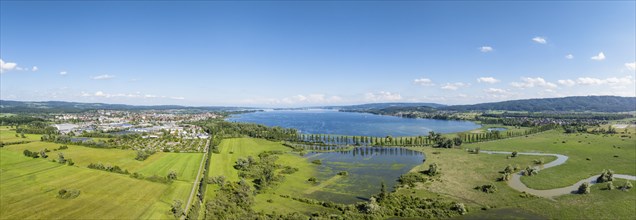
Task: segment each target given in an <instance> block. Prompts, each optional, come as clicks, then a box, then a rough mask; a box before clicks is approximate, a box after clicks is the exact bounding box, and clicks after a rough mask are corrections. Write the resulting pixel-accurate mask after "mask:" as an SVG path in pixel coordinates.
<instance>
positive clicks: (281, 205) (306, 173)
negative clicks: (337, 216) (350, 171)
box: [206, 138, 334, 215]
mask: <svg viewBox="0 0 636 220" xmlns="http://www.w3.org/2000/svg"><path fill="white" fill-rule="evenodd" d="M273 150H280V151H283V152H285V153H284V154H282V155H278V158H279V159H278V160H277V162H276V163H278V164H282V165H289V166H292V167H296V168H298V169H299V171H298V172H296V173H293V174H290V175H285V180H284V181H283V182H282V183H280V184H279V185H278V186H276V187H275V188H274V189H272V190H270V191H268V192H266V193H261V194H258V195H257V196H256V198H255V200H256V204H255V205H254V209H255V210H256V211H264V212H267V213H269V212H271V211H276V212H278V213H289V212H299V213H304V214H307V215H308V214H311V213H312V212H330V213H334V210H333V209H327V208H324V207H322V206H318V205H309V204H306V203H302V202H298V201H294V200H292V199H289V198H282V197H280V196H279V195H282V194H284V195H291V196H295V197H303V196H304V191H305V190H307V189H309V188H310V187H312V186H313V184H310V183H308V182H307V181H306V180H307V179H308V178H309V177H312V176H313V175H314V174H315V168H314V167H313V166H314V164H312V163H310V162H309V161H307V160H306V159H305V158H303V157H300V156H299V155H298V154H295V153H291V149H290V148H288V147H285V146H283V145H282V144H280V143H276V142H271V141H267V140H263V139H254V138H234V139H225V140H223V141H222V142H221V144H220V145H219V151H220V153H219V154H212V158H211V163H210V174H209V175H210V176H220V175H223V176H225V177H226V179H227V180H231V181H238V180H239V177H238V172H237V170H235V169H234V168H233V167H232V166H233V165H234V163H235V162H236V160H237V159H238V158H245V157H247V156H254V157H256V156H258V154H259V153H260V152H263V151H273ZM210 186H211V187H209V188H208V190H207V192H206V199H211V198H214V190H215V189H217V187H216V186H215V185H210ZM270 199H271V200H272V201H273V203H270V202H267V200H270Z"/></svg>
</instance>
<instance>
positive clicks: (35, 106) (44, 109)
mask: <svg viewBox="0 0 636 220" xmlns="http://www.w3.org/2000/svg"><path fill="white" fill-rule="evenodd" d="M98 109H102V110H132V111H134V110H192V111H238V110H245V109H249V108H241V107H217V106H207V107H190V106H180V105H153V106H141V105H124V104H105V103H81V102H62V101H45V102H28V101H9V100H0V112H2V113H61V112H83V111H88V110H98Z"/></svg>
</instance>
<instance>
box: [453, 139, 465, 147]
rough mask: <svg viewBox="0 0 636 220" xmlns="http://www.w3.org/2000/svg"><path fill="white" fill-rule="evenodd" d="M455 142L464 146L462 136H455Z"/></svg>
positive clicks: (456, 144)
mask: <svg viewBox="0 0 636 220" xmlns="http://www.w3.org/2000/svg"><path fill="white" fill-rule="evenodd" d="M453 142H454V144H455V146H462V143H463V141H462V138H460V137H455V138H453Z"/></svg>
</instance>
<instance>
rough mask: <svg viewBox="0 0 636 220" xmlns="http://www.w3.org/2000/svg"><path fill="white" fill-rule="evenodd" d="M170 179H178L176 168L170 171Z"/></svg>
mask: <svg viewBox="0 0 636 220" xmlns="http://www.w3.org/2000/svg"><path fill="white" fill-rule="evenodd" d="M168 179H169V180H176V179H177V172H176V171H174V170H171V171H170V173H168Z"/></svg>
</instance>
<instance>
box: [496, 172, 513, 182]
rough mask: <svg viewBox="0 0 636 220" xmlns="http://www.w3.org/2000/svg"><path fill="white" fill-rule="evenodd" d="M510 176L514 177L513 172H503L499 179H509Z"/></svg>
mask: <svg viewBox="0 0 636 220" xmlns="http://www.w3.org/2000/svg"><path fill="white" fill-rule="evenodd" d="M510 178H512V174H511V173H503V174H501V177H499V181H508V180H510Z"/></svg>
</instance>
